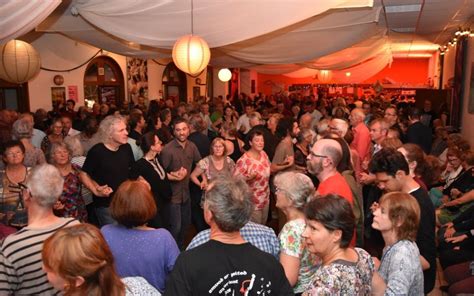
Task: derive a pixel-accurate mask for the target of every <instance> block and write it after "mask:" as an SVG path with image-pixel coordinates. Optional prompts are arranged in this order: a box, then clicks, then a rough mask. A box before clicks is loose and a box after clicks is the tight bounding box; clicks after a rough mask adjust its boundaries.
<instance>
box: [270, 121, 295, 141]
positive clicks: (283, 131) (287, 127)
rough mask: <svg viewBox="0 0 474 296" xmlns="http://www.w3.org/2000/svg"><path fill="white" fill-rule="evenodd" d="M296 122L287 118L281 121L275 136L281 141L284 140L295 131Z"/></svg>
mask: <svg viewBox="0 0 474 296" xmlns="http://www.w3.org/2000/svg"><path fill="white" fill-rule="evenodd" d="M294 122H295V120H294V119H293V118H291V117H285V118H282V119H280V120H279V121H278V124H277V127H276V131H275V135H276V136H277V137H278V138H279V139H283V138H284V137H286V136H287V135H289V134H290V133H291V131H292V129H293V124H294Z"/></svg>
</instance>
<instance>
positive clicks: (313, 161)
mask: <svg viewBox="0 0 474 296" xmlns="http://www.w3.org/2000/svg"><path fill="white" fill-rule="evenodd" d="M341 158H342V148H341V145H340V144H339V143H338V142H337V141H336V140H334V139H320V140H318V141H316V142H315V143H314V144H313V147H311V149H310V151H309V154H308V158H307V161H306V164H307V167H308V171H309V172H310V173H311V174H313V175H316V176H317V175H319V174H320V173H322V172H325V171H326V172H330V171H336V168H337V166H338V165H339V162H340V161H341Z"/></svg>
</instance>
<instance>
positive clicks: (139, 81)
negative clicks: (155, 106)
mask: <svg viewBox="0 0 474 296" xmlns="http://www.w3.org/2000/svg"><path fill="white" fill-rule="evenodd" d="M127 85H128V101H129V102H133V104H138V103H139V102H140V103H141V101H146V100H148V64H147V60H144V59H140V58H127Z"/></svg>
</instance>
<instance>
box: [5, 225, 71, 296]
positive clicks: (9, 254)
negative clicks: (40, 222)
mask: <svg viewBox="0 0 474 296" xmlns="http://www.w3.org/2000/svg"><path fill="white" fill-rule="evenodd" d="M78 223H79V222H78V221H77V220H75V219H73V218H60V221H59V222H58V223H55V224H53V225H50V226H48V227H45V228H30V227H28V226H26V227H25V228H23V229H21V230H20V231H18V232H17V233H14V234H11V235H9V236H8V237H7V238H6V239H5V240H4V241H3V244H2V246H1V250H0V251H1V253H0V295H5V294H14V295H56V294H59V292H58V291H57V290H55V289H54V288H53V287H52V286H51V285H50V284H49V282H48V279H47V277H46V273H45V272H44V271H43V268H42V267H43V261H42V258H41V251H42V249H43V242H44V241H45V240H46V239H47V238H48V237H50V236H51V235H53V234H54V233H55V232H56V231H57V230H59V229H61V228H64V227H67V226H72V225H75V224H78Z"/></svg>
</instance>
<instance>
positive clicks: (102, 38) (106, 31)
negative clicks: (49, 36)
mask: <svg viewBox="0 0 474 296" xmlns="http://www.w3.org/2000/svg"><path fill="white" fill-rule="evenodd" d="M193 1H194V10H193V11H194V33H195V35H199V36H201V37H203V38H204V39H205V40H206V41H207V43H208V44H209V46H210V47H211V51H212V56H211V62H210V64H211V65H213V66H217V67H241V68H251V69H255V70H256V71H258V72H260V73H267V74H285V73H286V75H288V76H290V77H309V76H314V75H316V74H317V71H318V70H323V69H324V70H331V71H333V80H336V81H341V82H346V81H348V82H350V83H353V82H355V81H363V80H365V79H363V77H366V76H367V74H368V73H372V72H374V71H376V72H375V73H377V72H378V71H380V70H381V69H383V67H385V66H386V65H387V64H389V63H390V62H391V60H392V53H391V50H390V41H389V40H388V38H386V36H385V35H386V32H385V29H383V28H380V27H379V26H378V25H377V23H378V20H379V15H380V11H381V7H373V5H374V3H373V2H374V1H373V0H292V1H272V0H260V1H255V0H240V1H235V0H220V1H217V0H193ZM59 2H61V1H60V0H0V3H5V4H2V6H0V24H1V25H2V30H1V32H0V37H1V40H2V41H4V40H8V39H12V38H16V37H19V36H20V35H22V34H24V33H26V32H28V31H29V30H31V29H33V28H35V27H36V30H37V31H40V32H51V33H61V34H64V35H66V36H69V37H71V38H73V39H75V40H79V41H82V42H85V43H88V44H91V45H94V46H96V47H99V48H103V49H105V50H108V51H112V52H115V53H118V54H122V55H127V56H137V57H143V58H170V57H171V48H172V47H173V44H174V42H175V41H176V40H177V39H178V38H179V37H181V36H183V35H186V34H189V33H190V32H191V7H190V0H175V1H172V0H154V1H149V0H134V1H130V0H70V1H64V2H63V4H61V5H60V6H59V7H58V8H57V9H56V10H54V9H55V8H56V7H57V6H58V4H59ZM53 10H54V12H52V11H53ZM51 12H52V13H51ZM282 12H284V13H282ZM48 15H49V16H48ZM14 25H16V26H14ZM4 26H5V28H6V29H3V28H4ZM369 67H371V68H370V69H369ZM372 67H373V68H372ZM372 69H373V70H372ZM346 72H351V75H350V76H349V77H348V76H346V75H345V73H346ZM375 73H374V74H375ZM304 75H306V76H304ZM369 77H370V76H369ZM367 78H368V77H367Z"/></svg>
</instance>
